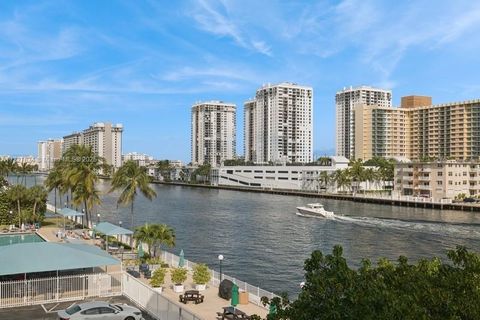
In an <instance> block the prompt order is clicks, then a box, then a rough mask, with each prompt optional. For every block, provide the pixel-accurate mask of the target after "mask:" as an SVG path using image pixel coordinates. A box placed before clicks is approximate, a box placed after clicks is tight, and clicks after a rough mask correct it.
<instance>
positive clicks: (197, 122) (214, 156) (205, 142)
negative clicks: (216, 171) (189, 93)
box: [192, 101, 236, 167]
mask: <svg viewBox="0 0 480 320" xmlns="http://www.w3.org/2000/svg"><path fill="white" fill-rule="evenodd" d="M235 150H236V106H235V104H231V103H224V102H222V101H208V102H200V103H196V104H194V105H193V106H192V164H194V165H203V164H210V165H212V166H214V167H215V166H220V165H222V163H223V161H225V160H228V159H234V158H235V156H236V152H235Z"/></svg>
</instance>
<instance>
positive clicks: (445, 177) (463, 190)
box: [394, 160, 480, 201]
mask: <svg viewBox="0 0 480 320" xmlns="http://www.w3.org/2000/svg"><path fill="white" fill-rule="evenodd" d="M394 182H395V187H394V188H395V192H396V194H397V195H400V196H413V197H423V198H431V199H433V200H434V201H441V200H442V199H454V198H455V196H458V195H459V194H464V195H465V196H467V197H471V196H478V195H480V164H479V163H478V162H460V161H455V160H447V161H434V162H402V163H397V164H396V165H395V179H394Z"/></svg>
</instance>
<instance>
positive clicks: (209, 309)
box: [140, 273, 267, 320]
mask: <svg viewBox="0 0 480 320" xmlns="http://www.w3.org/2000/svg"><path fill="white" fill-rule="evenodd" d="M140 280H141V281H142V282H144V283H147V284H148V280H147V279H145V278H141V279H140ZM184 285H185V290H192V289H195V285H194V284H193V281H192V277H191V275H188V279H187V281H185V284H184ZM163 288H164V289H163V293H162V295H163V296H165V297H167V298H168V299H170V300H171V301H175V302H177V303H178V304H179V305H180V306H182V307H183V308H184V309H187V310H188V311H189V312H191V313H194V314H195V315H197V316H198V317H200V318H201V319H206V320H210V319H212V320H213V319H216V316H217V312H223V309H222V307H227V306H229V305H230V300H224V299H222V298H220V297H219V296H218V287H211V286H209V287H207V290H205V291H201V294H203V295H204V296H205V299H204V302H203V303H200V304H195V303H193V302H188V303H187V304H183V303H180V302H179V298H178V296H179V295H180V294H181V293H176V292H174V291H173V287H172V282H171V281H170V274H169V273H167V276H166V277H165V284H164V286H163ZM237 308H238V309H240V310H242V311H243V312H245V313H246V314H248V315H252V314H257V315H259V316H261V317H266V315H267V310H266V309H265V308H263V307H259V306H257V305H255V304H253V303H249V304H248V305H237Z"/></svg>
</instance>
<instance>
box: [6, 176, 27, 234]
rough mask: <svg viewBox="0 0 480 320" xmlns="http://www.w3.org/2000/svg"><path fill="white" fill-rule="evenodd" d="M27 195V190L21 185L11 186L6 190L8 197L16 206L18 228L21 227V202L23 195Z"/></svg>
mask: <svg viewBox="0 0 480 320" xmlns="http://www.w3.org/2000/svg"><path fill="white" fill-rule="evenodd" d="M26 194H27V188H25V186H23V185H21V184H17V185H14V186H12V187H11V188H10V189H9V190H8V196H9V198H10V200H11V201H12V202H14V203H16V205H17V210H18V211H17V213H18V226H19V227H20V226H21V225H22V207H21V202H22V200H24V199H25V195H26Z"/></svg>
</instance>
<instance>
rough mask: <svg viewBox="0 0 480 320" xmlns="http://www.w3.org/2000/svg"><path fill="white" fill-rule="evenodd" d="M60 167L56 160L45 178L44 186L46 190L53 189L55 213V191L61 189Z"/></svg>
mask: <svg viewBox="0 0 480 320" xmlns="http://www.w3.org/2000/svg"><path fill="white" fill-rule="evenodd" d="M60 167H61V164H60V163H59V162H56V163H55V165H54V166H53V169H52V170H51V171H50V173H49V174H48V176H47V179H46V180H45V187H46V188H47V190H48V192H50V191H52V190H54V202H55V213H57V191H59V190H61V187H62V184H63V177H62V172H61V168H60ZM61 203H62V197H61V195H60V204H61ZM60 206H61V205H60Z"/></svg>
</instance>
